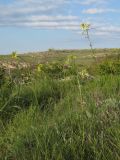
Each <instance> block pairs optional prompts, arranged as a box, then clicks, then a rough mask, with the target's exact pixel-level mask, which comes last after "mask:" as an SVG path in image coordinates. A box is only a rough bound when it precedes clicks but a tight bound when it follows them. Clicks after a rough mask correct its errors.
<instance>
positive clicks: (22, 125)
mask: <svg viewBox="0 0 120 160" xmlns="http://www.w3.org/2000/svg"><path fill="white" fill-rule="evenodd" d="M58 65H59V64H58ZM60 65H61V64H60ZM71 67H74V65H73V66H72V65H70V66H69V67H68V70H67V74H65V72H62V74H63V75H62V76H61V72H60V76H59V75H57V76H56V73H57V72H56V70H55V68H54V70H55V74H54V73H53V76H52V72H50V74H49V73H48V70H47V72H44V73H43V72H40V73H37V75H36V74H32V75H31V79H30V81H29V82H27V83H26V82H25V83H24V84H21V83H18V84H17V83H8V82H7V84H6V83H5V84H4V85H3V86H2V88H1V91H2V92H1V95H0V99H1V103H0V159H1V160H10V159H15V160H108V159H109V160H113V159H114V160H119V159H120V125H119V123H120V98H119V96H120V75H119V74H115V75H114V74H103V75H101V74H99V73H98V74H94V76H91V75H89V74H88V75H89V76H88V77H87V76H86V75H83V74H81V72H82V71H81V72H80V70H81V68H74V69H77V71H76V72H73V70H72V72H71ZM76 67H77V66H76ZM56 68H59V67H56ZM69 69H70V70H69ZM52 71H53V70H52ZM79 72H80V73H79ZM83 73H84V72H83Z"/></svg>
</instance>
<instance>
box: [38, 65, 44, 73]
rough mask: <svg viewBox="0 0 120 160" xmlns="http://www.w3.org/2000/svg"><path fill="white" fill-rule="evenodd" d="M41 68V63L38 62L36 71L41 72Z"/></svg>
mask: <svg viewBox="0 0 120 160" xmlns="http://www.w3.org/2000/svg"><path fill="white" fill-rule="evenodd" d="M42 68H43V64H38V66H37V71H38V72H41V71H42Z"/></svg>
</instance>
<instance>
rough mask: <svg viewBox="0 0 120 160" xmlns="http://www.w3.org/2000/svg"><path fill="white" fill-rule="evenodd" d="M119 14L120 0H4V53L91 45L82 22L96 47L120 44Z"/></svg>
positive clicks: (0, 32) (0, 34) (0, 1)
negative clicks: (88, 29)
mask: <svg viewBox="0 0 120 160" xmlns="http://www.w3.org/2000/svg"><path fill="white" fill-rule="evenodd" d="M119 17H120V0H0V54H8V53H11V52H12V51H17V52H19V53H24V52H32V51H36V52H37V51H45V50H48V49H49V48H54V49H83V48H89V44H88V42H87V39H86V38H85V37H84V36H83V35H82V31H81V29H80V24H81V23H89V24H90V25H91V30H90V37H91V40H92V43H93V46H94V48H120V18H119Z"/></svg>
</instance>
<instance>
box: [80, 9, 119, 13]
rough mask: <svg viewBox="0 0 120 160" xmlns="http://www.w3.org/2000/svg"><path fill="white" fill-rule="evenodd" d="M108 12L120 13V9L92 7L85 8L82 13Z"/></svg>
mask: <svg viewBox="0 0 120 160" xmlns="http://www.w3.org/2000/svg"><path fill="white" fill-rule="evenodd" d="M108 12H112V13H120V11H118V10H116V9H109V8H106V9H104V8H90V9H87V10H83V11H82V13H85V14H101V13H108Z"/></svg>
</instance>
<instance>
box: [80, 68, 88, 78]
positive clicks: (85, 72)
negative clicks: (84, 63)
mask: <svg viewBox="0 0 120 160" xmlns="http://www.w3.org/2000/svg"><path fill="white" fill-rule="evenodd" d="M79 74H80V76H81V77H82V78H85V77H89V74H88V72H87V70H86V69H83V70H82V71H81V72H80V73H79Z"/></svg>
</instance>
